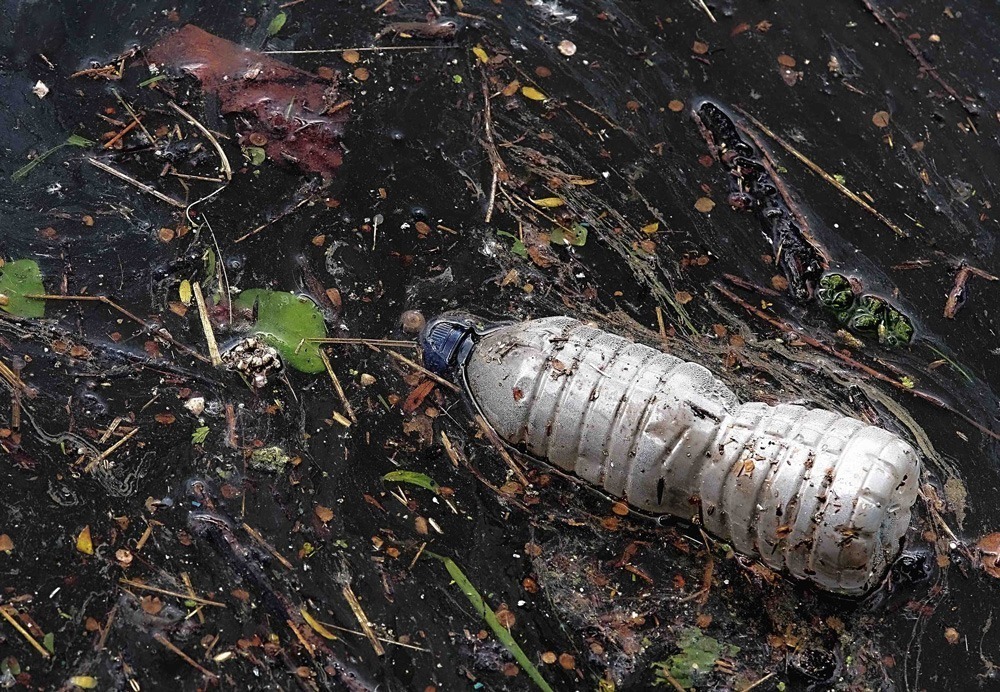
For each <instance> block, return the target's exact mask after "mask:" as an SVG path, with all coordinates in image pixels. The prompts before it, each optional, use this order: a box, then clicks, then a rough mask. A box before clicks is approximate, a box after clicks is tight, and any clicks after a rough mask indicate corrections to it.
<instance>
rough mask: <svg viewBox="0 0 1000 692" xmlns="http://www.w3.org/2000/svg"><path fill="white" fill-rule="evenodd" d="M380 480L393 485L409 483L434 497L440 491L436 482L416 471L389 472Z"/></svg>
mask: <svg viewBox="0 0 1000 692" xmlns="http://www.w3.org/2000/svg"><path fill="white" fill-rule="evenodd" d="M382 480H384V481H391V482H393V483H410V484H412V485H418V486H420V487H421V488H425V489H427V490H430V491H431V492H433V493H434V494H435V495H436V494H437V493H438V491H439V490H440V489H441V486H439V485H438V484H437V481H435V480H434V479H433V478H431V477H430V476H428V475H427V474H426V473H420V472H418V471H390V472H389V473H387V474H385V475H384V476H382Z"/></svg>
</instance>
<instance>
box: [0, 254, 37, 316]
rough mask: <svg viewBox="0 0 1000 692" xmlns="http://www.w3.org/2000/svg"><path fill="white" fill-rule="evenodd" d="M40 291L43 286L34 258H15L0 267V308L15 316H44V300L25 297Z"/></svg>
mask: <svg viewBox="0 0 1000 692" xmlns="http://www.w3.org/2000/svg"><path fill="white" fill-rule="evenodd" d="M42 293H45V286H44V285H43V284H42V272H41V270H40V269H39V268H38V263H37V262H36V261H35V260H29V259H23V260H17V261H16V262H8V263H7V264H5V265H3V266H2V267H0V310H3V311H4V312H9V313H10V314H11V315H16V316H17V317H44V316H45V301H44V300H40V299H38V298H25V296H26V295H39V294H42Z"/></svg>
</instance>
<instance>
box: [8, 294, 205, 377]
mask: <svg viewBox="0 0 1000 692" xmlns="http://www.w3.org/2000/svg"><path fill="white" fill-rule="evenodd" d="M24 297H25V298H37V299H39V300H78V301H82V302H85V303H104V304H105V305H107V306H108V307H110V308H111V309H113V310H117V311H118V312H120V313H121V314H123V315H125V316H126V317H127V318H129V319H130V320H132V321H133V322H135V323H136V324H138V325H139V326H141V327H143V328H145V329H149V325H147V324H146V323H145V321H143V320H141V319H139V318H138V317H137V316H136V315H134V314H132V313H131V312H129V311H128V310H126V309H125V308H123V307H122V306H121V305H119V304H118V303H116V302H115V301H113V300H111V299H110V298H108V297H107V296H64V295H55V294H49V293H32V294H25V296H24ZM150 331H151V332H152V334H153V335H154V336H158V337H160V338H161V339H163V340H164V341H166V342H167V343H169V344H171V345H172V346H173V347H174V348H177V349H178V350H180V351H183V352H184V353H186V354H188V355H189V356H192V357H193V358H197V359H198V360H200V361H202V362H203V363H210V362H211V361H210V360H209V359H208V358H206V357H205V356H203V355H201V354H200V353H198V352H197V351H195V350H194V349H193V348H191V347H190V346H188V345H187V344H182V343H181V342H180V341H177V339H175V338H174V337H172V336H170V334H169V333H168V332H167V331H166V330H165V329H158V330H156V331H152V330H150Z"/></svg>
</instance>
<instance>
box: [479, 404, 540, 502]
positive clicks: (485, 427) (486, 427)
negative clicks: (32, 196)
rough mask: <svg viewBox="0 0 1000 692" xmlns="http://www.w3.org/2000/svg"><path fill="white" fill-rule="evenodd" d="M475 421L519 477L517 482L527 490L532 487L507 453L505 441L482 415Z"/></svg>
mask: <svg viewBox="0 0 1000 692" xmlns="http://www.w3.org/2000/svg"><path fill="white" fill-rule="evenodd" d="M475 420H476V425H478V426H479V429H480V430H481V431H482V432H483V435H485V436H486V439H487V440H489V441H490V444H492V445H493V447H494V448H496V450H497V452H498V453H499V454H500V458H501V459H503V460H504V463H505V464H507V467H508V468H510V470H511V471H512V472H513V474H514V475H515V476H517V480H518V481H519V482H520V483H521V485H522V486H523V487H525V488H527V487H528V486H529V485H530V483H529V482H528V477H527V476H525V475H524V471H522V470H521V467H520V466H518V464H517V462H516V461H514V457H512V456H511V455H510V452H508V451H507V448H506V447H504V444H503V441H502V440H501V439H500V437H499V436H498V435H497V434H496V432H495V431H494V430H493V428H491V427H490V424H489V423H487V422H486V420H485V419H484V418H483V417H482V416H481V415H480V414H478V413H477V414H476V417H475Z"/></svg>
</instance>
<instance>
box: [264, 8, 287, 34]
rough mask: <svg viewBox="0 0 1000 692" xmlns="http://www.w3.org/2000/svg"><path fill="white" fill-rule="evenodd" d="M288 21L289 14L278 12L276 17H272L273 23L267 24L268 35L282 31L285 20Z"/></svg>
mask: <svg viewBox="0 0 1000 692" xmlns="http://www.w3.org/2000/svg"><path fill="white" fill-rule="evenodd" d="M287 21H288V15H287V14H286V13H284V12H279V13H278V14H276V15H274V19H272V20H271V23H270V24H268V25H267V35H268V36H275V35H277V33H278V32H279V31H281V28H282V27H283V26H285V22H287Z"/></svg>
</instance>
